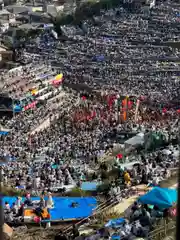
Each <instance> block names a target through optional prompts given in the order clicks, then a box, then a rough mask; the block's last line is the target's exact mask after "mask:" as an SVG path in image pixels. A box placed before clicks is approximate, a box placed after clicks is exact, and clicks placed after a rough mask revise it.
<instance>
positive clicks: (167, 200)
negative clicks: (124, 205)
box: [139, 187, 177, 209]
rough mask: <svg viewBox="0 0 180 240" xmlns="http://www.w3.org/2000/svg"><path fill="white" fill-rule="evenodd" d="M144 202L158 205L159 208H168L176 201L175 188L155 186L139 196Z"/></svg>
mask: <svg viewBox="0 0 180 240" xmlns="http://www.w3.org/2000/svg"><path fill="white" fill-rule="evenodd" d="M139 201H140V202H141V203H144V204H150V205H154V206H158V207H159V208H161V209H165V208H170V207H171V206H172V205H173V204H174V203H176V202H177V190H176V189H169V188H160V187H155V188H153V189H152V190H151V191H149V192H148V193H146V194H145V195H143V196H141V197H140V198H139Z"/></svg>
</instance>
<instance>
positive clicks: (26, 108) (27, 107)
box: [23, 101, 38, 111]
mask: <svg viewBox="0 0 180 240" xmlns="http://www.w3.org/2000/svg"><path fill="white" fill-rule="evenodd" d="M37 103H38V101H34V102H32V103H30V104H28V105H26V106H25V107H24V108H23V111H27V110H28V109H32V108H35V107H36V104H37Z"/></svg>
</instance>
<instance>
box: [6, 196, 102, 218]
mask: <svg viewBox="0 0 180 240" xmlns="http://www.w3.org/2000/svg"><path fill="white" fill-rule="evenodd" d="M31 199H32V201H37V200H40V198H39V197H32V198H31ZM46 199H47V198H45V200H46ZM23 200H24V198H23V199H22V201H23ZM53 201H54V208H53V209H50V215H51V221H52V222H53V221H62V220H70V219H81V218H85V217H88V216H90V215H92V213H93V210H94V209H95V208H96V207H97V200H96V199H95V198H94V197H53ZM5 202H8V203H9V204H10V206H12V204H13V203H14V202H16V197H3V206H4V204H5ZM73 202H76V203H77V204H78V205H77V207H74V208H73V207H72V206H71V205H72V203H73Z"/></svg>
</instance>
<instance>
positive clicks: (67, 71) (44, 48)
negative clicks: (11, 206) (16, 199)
mask: <svg viewBox="0 0 180 240" xmlns="http://www.w3.org/2000/svg"><path fill="white" fill-rule="evenodd" d="M176 15H177V10H176V9H175V8H174V7H173V6H170V5H166V4H165V3H162V4H161V5H160V6H158V7H155V8H154V9H152V10H151V11H150V13H149V14H148V15H147V14H145V13H143V12H139V13H128V12H127V10H125V9H123V8H119V9H116V10H113V11H105V12H104V11H103V12H101V16H99V17H94V18H93V19H91V20H88V21H85V22H84V23H83V24H82V26H81V29H78V30H77V29H72V28H71V27H64V28H63V31H64V33H67V32H68V33H69V40H67V41H64V42H61V41H59V40H57V39H55V38H53V37H52V33H51V31H50V30H44V31H43V33H41V34H40V36H38V38H37V39H35V40H31V41H30V42H28V43H27V46H25V48H24V49H23V50H22V55H21V56H22V58H23V59H24V62H25V63H27V65H24V66H23V67H22V69H20V70H17V71H15V72H14V73H12V72H9V73H5V74H4V77H3V79H2V80H3V82H4V88H3V89H4V90H5V91H7V92H9V93H10V95H11V96H12V97H13V98H15V99H17V98H23V97H24V96H25V94H26V92H27V91H29V89H31V88H33V87H34V86H35V87H36V88H39V90H41V89H43V88H44V87H46V84H45V83H46V82H48V81H49V80H51V79H52V78H54V76H55V75H56V74H57V73H60V72H62V73H63V89H60V90H57V88H56V87H54V88H53V89H52V86H51V87H50V86H49V85H48V90H45V92H43V93H41V94H40V96H44V95H45V94H48V93H50V95H48V97H47V98H45V99H44V100H45V101H43V102H41V105H40V106H39V107H35V108H33V109H31V110H27V111H22V112H21V113H16V114H14V116H13V118H12V119H11V120H7V119H5V118H3V119H1V120H0V123H1V125H2V126H3V127H5V128H6V129H9V130H10V132H9V133H8V134H7V135H3V136H0V145H1V149H0V154H1V155H2V156H4V157H5V158H6V159H8V160H9V159H10V160H12V159H13V161H10V162H8V163H7V164H6V165H4V166H3V167H2V173H3V180H4V182H5V183H6V184H10V185H13V186H15V187H20V186H23V187H24V188H26V189H27V190H32V189H35V190H42V189H49V190H51V189H52V188H53V187H60V188H61V187H64V186H67V185H73V184H80V182H81V181H83V180H88V174H89V171H92V172H94V174H93V179H94V180H97V181H101V180H103V176H102V175H101V174H100V173H99V172H100V171H97V173H96V170H98V169H97V165H98V164H97V163H98V159H99V158H101V157H102V156H103V155H104V154H105V153H107V152H108V151H110V152H111V151H112V149H113V147H114V145H115V144H117V143H118V141H119V140H118V138H117V137H118V135H120V134H121V133H122V132H128V133H129V132H132V131H133V132H136V133H139V132H144V133H147V132H148V131H149V132H158V131H161V132H163V134H164V136H165V138H166V140H165V141H164V142H165V143H166V144H165V145H168V143H172V142H173V140H174V141H175V142H176V143H177V141H178V134H179V133H178V131H177V124H178V118H179V111H177V110H179V109H180V107H179V105H178V101H179V89H180V85H179V59H180V51H179V49H178V48H172V47H170V46H168V45H166V44H163V43H164V42H166V41H172V40H173V39H175V38H177V36H178V30H179V26H178V18H177V17H176ZM76 30H77V31H76ZM75 32H76V33H75ZM71 33H73V34H71ZM162 42H163V43H162ZM30 61H31V63H29V62H30ZM37 63H39V65H38V66H37ZM40 64H42V65H40ZM40 75H41V77H40ZM42 75H44V77H42ZM70 87H71V88H72V89H70ZM59 94H64V95H63V97H61V98H56V97H57V96H58V95H59ZM127 95H128V96H134V102H130V106H125V108H126V110H127V108H128V110H127V111H126V110H124V106H122V99H124V98H125V96H127ZM122 96H124V97H122ZM120 98H121V101H120V102H119V99H120ZM137 100H140V106H139V109H138V114H137V115H138V116H137V119H136V120H135V112H136V104H137ZM33 101H36V97H35V96H34V98H33ZM157 106H158V107H157ZM123 111H124V112H125V113H124V114H125V115H126V118H127V119H124V118H125V117H124V115H123V114H122V113H123ZM47 120H48V121H49V123H48V124H45V121H47ZM42 124H45V125H47V126H44V127H43V128H40V129H39V128H38V127H39V125H42ZM173 144H174V142H173ZM164 148H166V146H165V147H164ZM168 148H170V150H169V151H170V153H169V154H162V150H161V151H160V152H156V153H155V155H153V156H149V155H147V156H145V159H140V161H141V162H142V160H143V162H144V163H145V164H144V165H142V166H140V167H138V168H137V169H136V168H134V169H133V171H131V170H127V169H123V170H122V173H121V174H120V175H121V177H122V178H123V179H124V181H123V184H125V185H129V184H138V183H145V184H149V183H153V184H154V185H157V184H158V183H159V181H160V179H158V177H159V176H161V177H162V178H165V177H167V176H168V174H169V168H171V167H175V166H176V165H177V157H178V156H177V155H174V150H173V148H172V146H171V147H168ZM171 148H172V149H171ZM176 151H178V149H176ZM37 158H38V159H40V160H38V161H36V159H37ZM14 159H15V160H14ZM32 159H34V163H33V162H32V161H31V160H32ZM155 159H156V161H155ZM16 160H23V161H21V162H18V161H16ZM35 162H36V163H37V164H36V163H35ZM119 165H120V166H118V167H119V168H120V167H121V163H119ZM140 165H141V164H140ZM116 167H117V166H116ZM150 169H151V170H152V171H150ZM159 173H161V174H160V175H159ZM125 174H126V177H125ZM111 191H113V192H114V194H115V195H116V193H117V192H118V191H119V190H118V189H117V186H115V187H113V189H111Z"/></svg>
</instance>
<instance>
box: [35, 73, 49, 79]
mask: <svg viewBox="0 0 180 240" xmlns="http://www.w3.org/2000/svg"><path fill="white" fill-rule="evenodd" d="M48 77H53V76H52V73H50V74H43V75H39V76H38V78H39V79H44V78H48Z"/></svg>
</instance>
